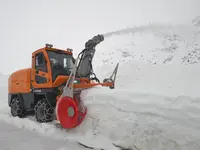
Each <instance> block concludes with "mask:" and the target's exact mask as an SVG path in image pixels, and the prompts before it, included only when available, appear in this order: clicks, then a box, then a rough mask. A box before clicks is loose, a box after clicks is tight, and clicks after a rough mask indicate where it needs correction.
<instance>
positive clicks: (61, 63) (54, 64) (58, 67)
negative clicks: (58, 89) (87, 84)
mask: <svg viewBox="0 0 200 150" xmlns="http://www.w3.org/2000/svg"><path fill="white" fill-rule="evenodd" d="M47 53H48V56H49V60H50V62H51V69H52V76H53V80H55V79H56V77H57V76H58V75H70V73H71V70H72V68H73V65H74V63H73V57H72V56H71V55H69V54H65V53H62V52H58V51H47Z"/></svg>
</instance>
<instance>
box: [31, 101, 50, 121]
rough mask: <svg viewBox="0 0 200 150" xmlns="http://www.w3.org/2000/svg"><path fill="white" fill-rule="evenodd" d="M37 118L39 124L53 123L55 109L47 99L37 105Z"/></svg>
mask: <svg viewBox="0 0 200 150" xmlns="http://www.w3.org/2000/svg"><path fill="white" fill-rule="evenodd" d="M34 110H35V118H36V120H37V122H40V123H43V122H51V121H53V118H54V109H53V108H52V107H51V106H50V105H49V103H48V102H47V100H46V99H41V100H39V101H38V102H37V103H36V105H35V109H34Z"/></svg>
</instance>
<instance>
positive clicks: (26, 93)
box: [8, 35, 119, 129]
mask: <svg viewBox="0 0 200 150" xmlns="http://www.w3.org/2000/svg"><path fill="white" fill-rule="evenodd" d="M103 40H104V37H103V35H97V36H94V37H93V38H92V39H90V40H88V41H87V42H86V43H85V49H84V50H82V52H80V53H79V55H78V57H77V58H76V59H75V58H74V57H73V53H72V50H71V49H67V50H60V49H57V48H53V45H51V44H46V46H45V47H44V48H41V49H38V50H36V51H35V52H33V53H32V68H27V69H22V70H18V71H16V72H14V73H12V74H11V76H10V77H9V79H8V105H9V107H10V108H11V114H12V115H13V116H14V117H15V116H18V117H20V118H21V117H25V116H26V114H28V113H30V112H34V115H35V118H36V120H37V121H38V122H51V121H53V120H57V121H58V122H59V123H60V125H61V126H62V127H63V128H66V129H70V128H74V127H76V126H78V125H79V124H81V122H82V121H83V119H84V118H85V115H86V114H87V108H85V106H84V105H83V102H82V101H81V99H80V93H81V91H82V90H84V89H87V88H91V87H93V86H97V85H102V86H107V87H110V88H111V89H113V88H114V87H115V78H116V74H117V70H118V65H119V64H117V65H116V67H115V69H114V71H113V73H112V74H111V76H110V77H109V78H106V79H104V80H103V82H100V81H99V79H98V78H97V77H96V75H95V74H94V72H93V68H92V60H93V57H94V54H95V51H96V49H95V47H96V45H98V44H99V43H100V42H102V41H103Z"/></svg>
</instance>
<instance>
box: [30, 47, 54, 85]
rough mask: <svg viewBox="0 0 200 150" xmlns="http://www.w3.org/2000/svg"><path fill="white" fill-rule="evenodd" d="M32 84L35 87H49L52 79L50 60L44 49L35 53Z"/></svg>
mask: <svg viewBox="0 0 200 150" xmlns="http://www.w3.org/2000/svg"><path fill="white" fill-rule="evenodd" d="M32 59H33V60H32V77H31V79H32V86H33V87H34V88H49V87H51V80H50V78H49V76H50V75H49V74H50V71H49V70H48V61H47V59H48V58H46V57H45V54H44V51H40V52H38V53H35V54H33V57H32Z"/></svg>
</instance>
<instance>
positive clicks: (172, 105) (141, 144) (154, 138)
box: [0, 25, 200, 150]
mask: <svg viewBox="0 0 200 150" xmlns="http://www.w3.org/2000/svg"><path fill="white" fill-rule="evenodd" d="M104 36H105V41H104V42H102V43H101V44H100V45H99V46H97V51H96V53H95V57H94V61H93V66H94V71H95V72H96V74H97V76H98V77H99V79H101V81H102V80H103V79H104V78H105V77H108V76H109V75H110V74H111V73H112V70H113V69H114V67H115V65H116V64H117V63H120V64H119V69H118V74H117V79H116V87H115V89H113V90H111V89H109V88H106V87H95V88H92V89H88V90H85V91H83V92H82V94H81V98H82V100H83V101H84V104H85V105H86V107H87V108H88V114H87V117H86V119H85V120H84V122H83V123H82V124H81V125H80V126H79V127H77V128H75V129H73V130H68V131H65V130H60V129H57V128H55V127H54V126H53V123H47V124H40V123H37V122H35V119H34V117H28V118H24V119H19V118H13V117H11V115H10V110H9V108H8V104H7V87H6V86H0V88H1V93H0V94H1V95H0V101H1V105H0V121H3V122H5V123H9V124H13V125H15V126H17V127H19V128H25V129H28V130H30V131H35V132H38V133H40V135H43V136H47V137H48V136H51V138H55V139H57V140H68V141H71V142H72V143H73V141H79V142H82V143H85V144H87V145H90V146H93V147H95V148H104V149H108V150H111V149H117V148H116V147H115V146H114V145H113V143H114V144H115V145H121V146H123V147H126V148H131V149H133V150H199V149H200V127H199V124H200V92H199V89H200V78H199V77H200V69H199V68H200V64H199V61H200V30H199V28H197V27H196V26H189V25H188V26H185V25H177V26H164V25H147V26H142V27H135V28H129V29H123V30H119V31H114V32H110V33H106V34H105V35H104ZM3 77H4V76H1V77H0V79H1V78H3ZM1 80H2V81H3V83H2V85H4V83H5V84H6V83H7V80H5V79H1Z"/></svg>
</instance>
